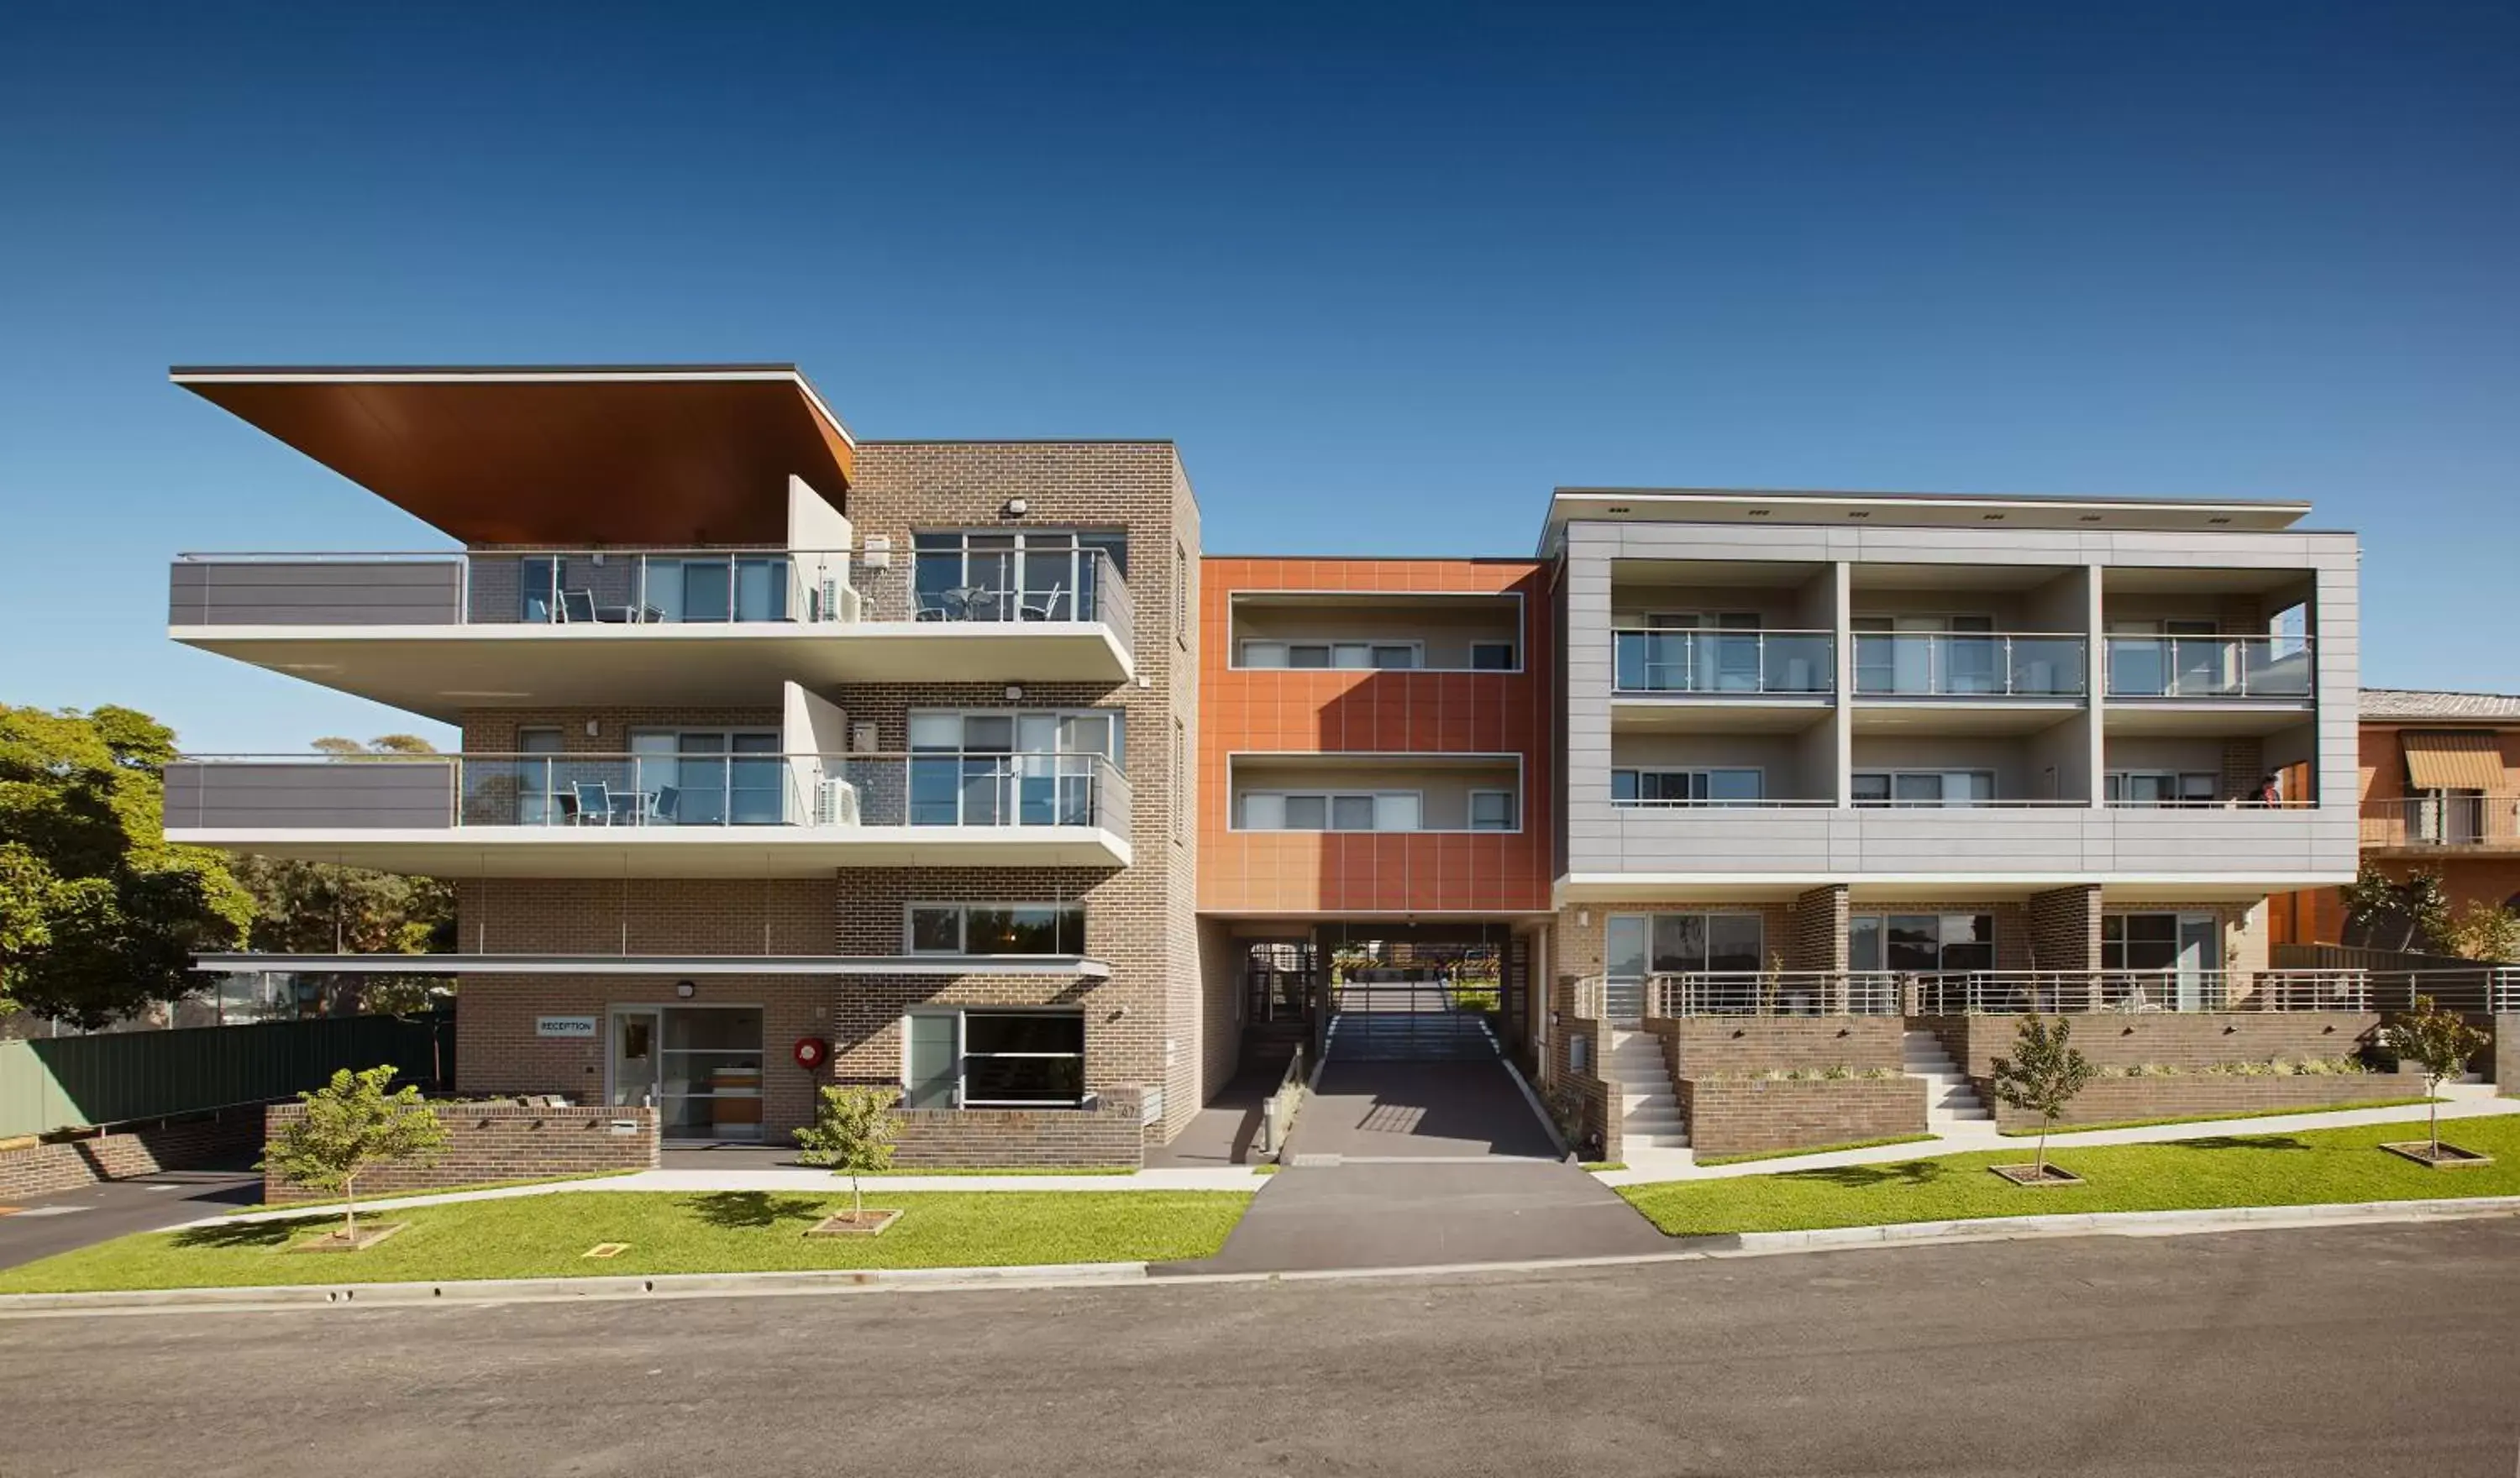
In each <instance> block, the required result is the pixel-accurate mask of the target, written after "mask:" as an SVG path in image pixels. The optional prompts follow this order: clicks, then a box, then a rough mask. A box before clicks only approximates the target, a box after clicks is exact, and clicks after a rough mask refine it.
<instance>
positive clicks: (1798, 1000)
mask: <svg viewBox="0 0 2520 1478" xmlns="http://www.w3.org/2000/svg"><path fill="white" fill-rule="evenodd" d="M1901 1011H1902V1001H1901V998H1900V994H1899V989H1898V980H1897V977H1896V976H1893V975H1888V974H1884V973H1882V972H1879V971H1874V970H1738V971H1728V970H1711V971H1707V970H1700V971H1683V972H1679V973H1664V974H1654V975H1648V976H1646V977H1645V980H1644V1013H1645V1014H1646V1015H1648V1016H1661V1017H1668V1018H1674V1019H1679V1018H1686V1017H1690V1016H1896V1015H1899V1014H1900V1013H1901Z"/></svg>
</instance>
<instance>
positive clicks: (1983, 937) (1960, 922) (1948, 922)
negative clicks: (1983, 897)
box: [1941, 914, 1995, 970]
mask: <svg viewBox="0 0 2520 1478" xmlns="http://www.w3.org/2000/svg"><path fill="white" fill-rule="evenodd" d="M1941 928H1942V946H1943V968H1944V969H1947V970H1991V969H1993V968H1995V916H1993V915H1991V914H1945V915H1944V916H1943V917H1942V923H1941Z"/></svg>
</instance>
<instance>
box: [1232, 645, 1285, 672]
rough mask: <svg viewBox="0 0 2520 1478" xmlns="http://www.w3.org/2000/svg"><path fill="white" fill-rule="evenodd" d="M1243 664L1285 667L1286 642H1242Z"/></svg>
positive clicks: (1246, 665) (1247, 665) (1248, 665)
mask: <svg viewBox="0 0 2520 1478" xmlns="http://www.w3.org/2000/svg"><path fill="white" fill-rule="evenodd" d="M1242 665H1243V666H1245V667H1283V666H1285V665H1286V644H1285V643H1283V642H1245V643H1243V644H1242Z"/></svg>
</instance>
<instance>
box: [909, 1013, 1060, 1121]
mask: <svg viewBox="0 0 2520 1478" xmlns="http://www.w3.org/2000/svg"><path fill="white" fill-rule="evenodd" d="M902 1035H903V1052H902V1097H903V1100H904V1101H905V1102H906V1103H907V1104H908V1106H910V1107H912V1108H987V1107H1012V1108H1041V1107H1065V1106H1072V1105H1074V1104H1077V1103H1080V1102H1082V1101H1084V1098H1085V1017H1084V1015H1083V1013H1081V1012H1078V1011H1069V1010H1020V1009H1018V1010H979V1009H973V1010H966V1011H913V1012H912V1013H911V1014H910V1015H909V1016H908V1017H907V1018H906V1019H905V1021H904V1023H903V1033H902Z"/></svg>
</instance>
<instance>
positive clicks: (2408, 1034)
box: [2380, 996, 2487, 1159]
mask: <svg viewBox="0 0 2520 1478" xmlns="http://www.w3.org/2000/svg"><path fill="white" fill-rule="evenodd" d="M2486 1042H2487V1038H2486V1035H2485V1033H2483V1032H2481V1031H2478V1030H2477V1029H2476V1028H2475V1027H2472V1026H2470V1025H2468V1024H2467V1022H2466V1021H2465V1020H2464V1019H2463V1018H2461V1017H2460V1016H2459V1014H2458V1013H2457V1012H2456V1011H2446V1010H2443V1009H2441V1008H2439V1007H2436V1006H2435V1005H2433V998H2432V997H2430V996H2417V997H2416V998H2415V1008H2414V1009H2413V1010H2410V1011H2408V1012H2407V1013H2406V1014H2405V1015H2403V1016H2400V1017H2399V1018H2398V1019H2397V1020H2396V1021H2394V1022H2392V1023H2390V1024H2389V1025H2387V1026H2385V1027H2382V1028H2381V1029H2380V1045H2381V1046H2382V1047H2384V1048H2386V1049H2387V1050H2388V1051H2390V1052H2392V1053H2397V1055H2398V1060H2400V1061H2402V1062H2412V1063H2414V1064H2415V1065H2417V1066H2418V1067H2421V1068H2422V1069H2423V1070H2424V1097H2425V1098H2426V1099H2428V1100H2429V1102H2428V1103H2427V1105H2426V1106H2427V1108H2428V1110H2429V1112H2428V1113H2427V1115H2426V1117H2427V1118H2428V1119H2429V1120H2430V1123H2429V1126H2428V1129H2427V1133H2428V1134H2429V1135H2430V1136H2431V1138H2432V1145H2433V1150H2432V1152H2433V1158H2434V1159H2440V1158H2441V1087H2442V1085H2443V1084H2445V1083H2447V1082H2449V1081H2450V1080H2451V1079H2453V1078H2455V1077H2457V1076H2458V1075H2459V1074H2460V1073H2463V1072H2465V1071H2467V1059H2468V1058H2470V1057H2473V1056H2475V1055H2476V1054H2477V1053H2481V1052H2483V1051H2485V1048H2486Z"/></svg>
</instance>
